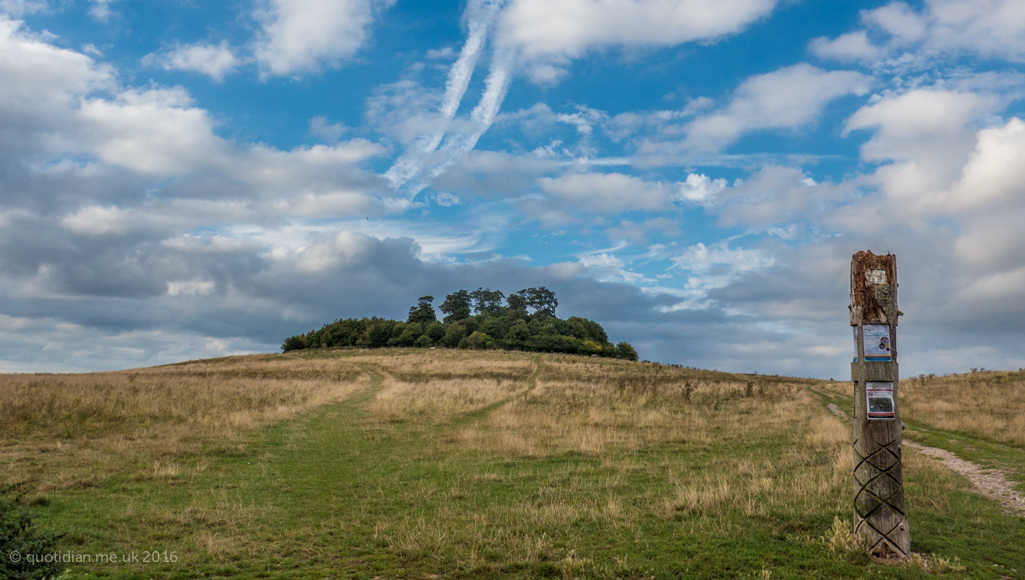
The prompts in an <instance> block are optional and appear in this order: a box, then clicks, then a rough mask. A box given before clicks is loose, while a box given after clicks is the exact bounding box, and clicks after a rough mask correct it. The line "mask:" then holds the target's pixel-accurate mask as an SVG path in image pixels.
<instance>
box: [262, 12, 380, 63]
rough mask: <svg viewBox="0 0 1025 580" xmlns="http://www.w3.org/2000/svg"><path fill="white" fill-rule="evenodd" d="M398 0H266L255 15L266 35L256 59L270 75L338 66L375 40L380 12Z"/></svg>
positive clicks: (263, 37)
mask: <svg viewBox="0 0 1025 580" xmlns="http://www.w3.org/2000/svg"><path fill="white" fill-rule="evenodd" d="M394 2H395V0H262V2H261V6H260V8H259V9H258V10H257V11H256V12H255V13H254V16H255V17H256V19H257V21H259V22H260V24H261V26H262V34H261V35H260V37H259V38H258V39H257V40H256V42H255V43H254V45H253V56H254V57H255V58H256V60H257V61H258V62H259V63H260V64H261V66H262V67H263V68H264V71H265V72H266V73H268V74H273V75H277V76H285V75H294V74H300V73H304V72H312V71H319V70H321V69H322V68H323V67H325V66H328V67H337V66H339V64H340V62H341V61H342V60H346V59H349V58H352V56H353V55H354V54H355V53H356V51H357V50H358V49H359V48H360V47H361V46H363V44H364V43H365V42H366V40H367V37H368V36H369V28H370V25H371V24H372V23H373V20H374V16H375V13H376V12H378V11H380V10H383V9H385V8H388V7H390V6H391V5H392V4H394Z"/></svg>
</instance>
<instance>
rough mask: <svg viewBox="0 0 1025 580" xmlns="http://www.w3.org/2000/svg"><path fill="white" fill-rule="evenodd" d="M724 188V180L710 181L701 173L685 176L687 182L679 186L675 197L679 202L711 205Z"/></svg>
mask: <svg viewBox="0 0 1025 580" xmlns="http://www.w3.org/2000/svg"><path fill="white" fill-rule="evenodd" d="M725 187H726V180H725V179H722V178H720V179H711V178H709V177H708V176H707V175H705V174H703V173H691V174H689V175H687V180H686V181H684V182H683V183H681V184H680V189H679V191H678V193H677V195H676V197H677V199H679V200H681V201H689V202H693V203H696V204H699V205H711V204H713V203H715V198H716V196H717V195H718V194H719V192H720V191H722V190H723V189H724V188H725Z"/></svg>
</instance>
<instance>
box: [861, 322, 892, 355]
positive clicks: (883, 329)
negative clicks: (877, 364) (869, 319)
mask: <svg viewBox="0 0 1025 580" xmlns="http://www.w3.org/2000/svg"><path fill="white" fill-rule="evenodd" d="M862 329H863V331H862V332H863V333H864V336H863V337H862V338H863V339H864V341H865V360H866V361H867V362H872V361H881V360H883V361H885V360H893V353H892V350H891V348H890V327H889V325H886V324H864V325H862Z"/></svg>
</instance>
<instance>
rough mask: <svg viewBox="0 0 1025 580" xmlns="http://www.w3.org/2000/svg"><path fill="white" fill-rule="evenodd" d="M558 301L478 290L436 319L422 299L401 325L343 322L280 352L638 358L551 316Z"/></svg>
mask: <svg viewBox="0 0 1025 580" xmlns="http://www.w3.org/2000/svg"><path fill="white" fill-rule="evenodd" d="M558 305H559V301H558V300H557V299H556V298H555V293H554V292H552V291H551V290H549V289H547V288H545V287H544V286H541V287H539V288H526V289H523V290H520V291H519V292H514V293H512V294H510V295H509V296H508V297H506V295H505V294H503V293H502V292H501V291H498V290H491V289H488V288H478V289H476V290H474V291H472V292H471V291H467V290H459V291H457V292H453V293H451V294H449V295H448V296H446V297H445V301H444V302H442V303H441V306H439V310H441V311H442V312H443V313H444V314H445V315H446V316H445V317H444V318H443V319H442V320H438V318H437V315H436V314H435V311H434V297H433V296H421V297H420V299H419V301H418V302H417V304H416V305H415V306H412V307H410V309H409V317H408V318H407V319H406V321H405V322H401V321H398V320H388V319H385V318H377V317H376V316H375V317H373V318H359V319H357V318H346V319H344V320H337V321H335V322H332V323H331V324H326V325H324V327H323V328H321V329H320V330H311V331H309V332H307V333H306V334H300V335H297V336H290V337H288V338H286V339H285V343H284V344H283V345H282V346H281V349H282V350H283V351H284V352H288V351H292V350H302V349H310V348H332V347H346V346H349V347H358V348H383V347H389V346H391V347H395V346H400V347H401V346H405V347H419V348H430V347H432V346H442V347H446V348H469V349H489V348H498V349H505V350H526V351H532V352H562V353H570V354H583V355H597V356H602V357H612V358H622V359H627V360H637V351H636V350H634V348H633V347H632V346H630V344H629V343H626V342H620V343H618V344H612V343H611V342H609V337H608V335H606V334H605V329H603V328H602V327H601V325H600V324H598V323H597V322H594V321H593V320H587V319H586V318H579V317H576V316H572V317H570V318H569V319H568V320H562V319H560V318H557V317H556V316H555V308H556V307H557V306H558Z"/></svg>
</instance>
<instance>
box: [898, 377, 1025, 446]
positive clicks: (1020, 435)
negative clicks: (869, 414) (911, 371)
mask: <svg viewBox="0 0 1025 580" xmlns="http://www.w3.org/2000/svg"><path fill="white" fill-rule="evenodd" d="M900 405H901V414H902V416H903V417H905V418H907V419H908V420H911V421H916V422H919V423H923V424H926V425H929V426H932V427H936V428H939V429H943V430H946V431H964V432H967V433H971V434H974V435H979V436H982V437H986V438H989V439H993V440H996V441H1002V442H1005V443H1010V444H1012V445H1016V446H1019V447H1020V446H1023V445H1025V413H1023V412H1022V410H1023V409H1025V372H1021V371H1019V372H993V371H988V372H978V373H969V374H961V375H949V376H945V377H932V378H928V377H921V378H913V379H909V380H905V381H902V382H901V392H900Z"/></svg>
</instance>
